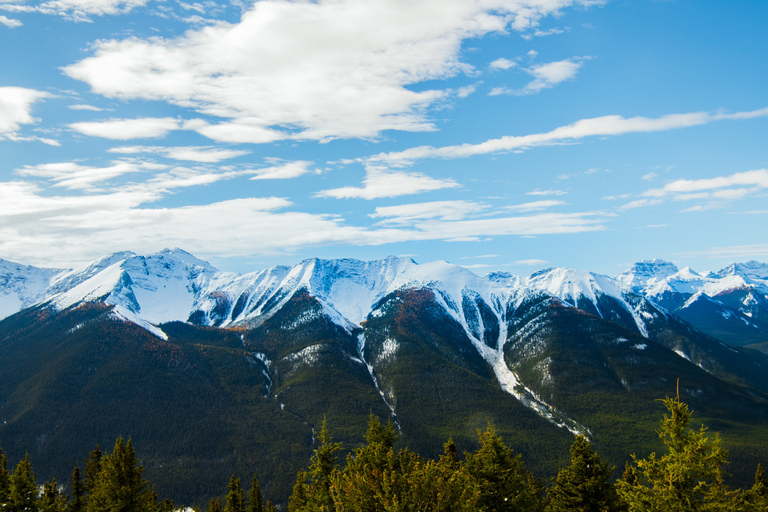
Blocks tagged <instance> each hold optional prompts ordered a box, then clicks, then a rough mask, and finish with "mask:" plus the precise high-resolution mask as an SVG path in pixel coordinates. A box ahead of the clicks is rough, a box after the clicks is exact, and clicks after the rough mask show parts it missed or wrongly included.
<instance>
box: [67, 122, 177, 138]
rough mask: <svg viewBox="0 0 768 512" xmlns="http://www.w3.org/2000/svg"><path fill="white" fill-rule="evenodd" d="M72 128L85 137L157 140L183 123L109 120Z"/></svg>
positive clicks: (72, 125)
mask: <svg viewBox="0 0 768 512" xmlns="http://www.w3.org/2000/svg"><path fill="white" fill-rule="evenodd" d="M69 127H70V128H72V129H73V130H75V131H76V132H79V133H82V134H83V135H89V136H91V137H101V138H104V139H112V140H131V139H156V138H160V137H164V136H165V135H167V134H168V133H170V132H172V131H174V130H178V129H180V128H181V127H182V123H181V122H180V121H179V120H178V119H175V118H173V117H144V118H138V119H108V120H104V121H84V122H81V123H72V124H70V125H69Z"/></svg>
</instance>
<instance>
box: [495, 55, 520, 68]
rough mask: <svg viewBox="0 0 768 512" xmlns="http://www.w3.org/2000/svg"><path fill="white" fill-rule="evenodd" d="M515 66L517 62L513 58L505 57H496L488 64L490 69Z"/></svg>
mask: <svg viewBox="0 0 768 512" xmlns="http://www.w3.org/2000/svg"><path fill="white" fill-rule="evenodd" d="M515 66H517V62H515V61H513V60H509V59H505V58H504V57H502V58H499V59H496V60H495V61H493V62H491V63H490V64H489V67H490V68H491V69H510V68H513V67H515Z"/></svg>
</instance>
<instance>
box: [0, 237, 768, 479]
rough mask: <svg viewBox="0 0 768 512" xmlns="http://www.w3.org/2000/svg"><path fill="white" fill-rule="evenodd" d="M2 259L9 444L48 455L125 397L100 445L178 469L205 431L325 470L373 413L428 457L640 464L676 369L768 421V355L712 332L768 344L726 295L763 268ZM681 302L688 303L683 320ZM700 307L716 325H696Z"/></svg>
mask: <svg viewBox="0 0 768 512" xmlns="http://www.w3.org/2000/svg"><path fill="white" fill-rule="evenodd" d="M0 268H2V269H3V272H4V273H3V274H2V276H3V279H4V281H3V282H4V283H5V284H4V285H3V287H1V288H0V300H2V301H3V302H2V303H1V304H2V307H3V308H5V309H3V311H5V312H7V314H13V313H14V312H18V313H17V314H15V315H14V316H13V317H12V318H8V319H6V320H2V321H0V360H2V361H3V362H4V364H5V365H6V366H5V367H7V368H12V369H13V370H12V371H8V372H0V390H5V391H6V392H5V393H4V394H3V393H0V435H2V436H5V437H3V438H4V439H7V438H9V437H13V438H18V439H24V440H25V441H24V442H19V444H18V449H20V450H21V449H24V450H27V449H29V448H28V447H30V446H32V447H34V449H35V450H36V453H37V454H38V456H39V455H40V454H41V453H48V455H47V456H48V457H49V458H50V459H51V460H53V459H55V458H56V457H57V454H58V453H59V451H58V450H57V449H54V448H48V446H49V445H48V444H46V443H48V441H47V440H49V439H60V440H62V439H63V440H69V439H73V438H77V437H78V436H81V435H82V432H83V431H84V430H87V429H88V428H91V427H90V424H89V423H87V422H86V421H85V419H88V421H90V418H91V416H92V415H90V414H89V413H83V414H70V413H69V411H70V410H75V409H76V410H79V411H102V409H105V408H103V407H102V404H104V403H107V402H109V403H114V407H113V408H110V409H109V410H118V411H120V412H119V414H117V415H110V414H109V411H107V410H106V409H105V410H104V414H103V415H102V416H99V419H98V421H97V422H96V423H97V424H96V426H95V427H93V432H96V433H98V434H94V435H103V433H104V432H109V433H110V435H111V433H115V432H117V433H118V434H119V435H123V434H125V433H126V432H127V433H130V432H131V428H134V429H135V430H134V431H136V432H141V433H143V434H142V435H146V438H147V439H150V438H151V439H154V440H155V442H156V444H155V445H154V446H153V450H155V451H156V453H157V454H163V455H162V456H160V455H158V458H157V460H155V463H156V464H158V465H159V464H162V463H166V462H167V463H168V464H170V463H171V462H169V461H175V462H173V463H174V464H176V463H178V461H179V457H178V452H173V450H170V449H169V448H168V446H172V445H173V443H175V442H177V438H176V437H174V436H179V435H181V434H178V432H183V431H185V430H186V429H192V430H193V431H195V432H196V436H197V437H195V439H196V441H195V444H196V446H198V445H199V446H204V447H207V448H205V449H207V450H209V452H207V453H209V454H210V455H209V456H210V457H218V453H220V452H221V450H222V449H223V450H224V451H227V450H228V451H230V452H231V451H232V450H231V446H234V445H238V443H241V442H247V443H251V445H252V448H253V449H254V450H257V451H258V450H262V451H265V450H266V451H269V450H277V451H279V450H281V449H282V448H274V447H283V446H294V444H295V443H294V444H291V443H285V442H284V440H283V439H282V433H283V431H284V430H285V429H289V430H291V431H292V432H294V433H296V432H298V433H300V434H299V435H300V436H302V435H303V436H305V438H306V446H304V448H303V449H306V457H309V454H310V453H311V448H312V446H313V445H312V444H311V443H312V441H311V439H312V437H311V436H312V432H311V429H312V428H317V427H319V423H320V422H321V421H322V418H323V416H324V415H326V414H327V415H328V418H329V420H331V421H333V419H334V418H339V419H338V423H337V425H339V426H340V428H341V429H342V431H343V432H344V433H345V434H343V436H345V437H343V438H342V440H343V441H344V442H345V443H350V444H351V445H354V443H356V442H358V440H357V439H356V438H355V437H354V435H353V431H356V429H357V428H364V424H365V421H366V420H367V418H368V415H369V414H370V413H371V412H375V413H376V414H378V415H383V416H384V417H386V416H389V417H390V418H391V419H392V420H393V421H394V423H395V424H396V426H397V428H398V429H399V430H400V432H401V434H402V435H403V436H405V437H406V439H407V442H408V443H425V444H423V446H426V444H428V442H434V441H435V440H436V439H437V440H438V446H439V442H442V441H444V439H439V438H440V437H442V436H445V437H446V438H447V437H448V436H453V437H454V439H458V440H462V442H467V443H471V442H474V434H475V432H476V431H477V429H478V428H481V429H482V428H483V427H485V424H486V423H487V422H488V421H493V422H494V423H495V424H497V425H501V426H502V427H501V428H506V429H507V430H506V432H507V433H509V434H510V435H514V436H518V437H517V439H518V440H520V441H521V443H522V446H523V447H524V448H523V449H524V450H525V449H526V448H525V447H527V449H528V451H527V452H526V455H527V456H530V457H536V456H537V453H538V456H539V457H541V454H542V453H544V452H542V451H541V450H537V449H536V443H537V439H540V438H541V436H544V437H546V439H547V443H560V444H562V446H563V449H564V450H566V451H567V446H568V444H570V442H571V441H572V433H573V432H580V433H585V434H587V435H588V436H589V437H590V438H594V439H602V440H603V441H601V442H608V441H605V440H607V439H611V438H613V436H615V435H618V436H624V437H623V441H617V442H616V443H615V444H614V445H613V446H614V449H615V450H616V453H615V455H616V456H617V457H626V455H627V454H625V453H619V450H620V449H622V448H621V447H623V446H626V445H627V444H626V443H627V441H628V440H631V439H636V438H637V436H642V435H644V434H643V433H642V432H640V431H639V430H638V429H637V427H635V425H640V424H647V423H648V415H649V408H648V406H647V404H649V403H654V402H653V401H654V400H655V399H658V398H659V397H662V396H665V394H667V395H668V394H670V393H672V392H673V391H674V390H675V382H676V379H678V378H680V379H681V389H682V392H683V393H685V394H686V395H685V396H686V397H687V400H688V402H689V403H690V404H691V405H692V406H693V407H695V408H696V409H697V410H699V411H703V412H704V413H705V414H708V415H710V416H709V417H712V418H727V419H728V421H729V422H735V423H734V424H738V425H752V424H753V423H754V424H760V422H764V421H766V419H768V372H766V371H765V368H768V357H766V356H765V355H764V354H760V353H758V352H755V351H753V350H748V349H745V348H742V347H734V346H730V345H726V344H725V343H722V342H721V340H722V338H718V339H714V338H712V337H710V336H707V335H705V334H702V333H701V332H700V331H699V330H697V326H698V325H703V326H704V327H707V326H708V325H709V324H707V323H706V321H707V319H710V320H711V319H712V318H715V319H718V318H724V316H723V315H726V316H727V314H731V315H741V316H739V317H738V318H736V321H737V323H740V324H742V325H744V326H745V328H746V329H747V330H757V331H758V332H763V333H765V332H768V330H765V329H763V328H762V327H759V325H760V324H759V320H758V319H757V318H756V316H757V315H753V316H748V315H746V314H745V313H741V312H739V311H738V310H737V309H735V308H734V307H732V306H730V305H728V304H726V302H725V300H726V299H728V300H731V299H733V300H736V295H735V294H737V293H740V294H747V295H749V294H751V296H752V297H753V298H754V300H755V301H757V303H758V305H759V304H760V302H759V301H760V300H762V299H760V297H763V295H761V293H762V288H761V287H760V286H762V283H764V282H765V280H764V276H765V274H764V273H763V266H762V264H754V263H748V264H744V265H734V266H732V267H729V268H727V269H723V271H721V272H719V273H713V274H697V273H695V272H693V271H692V270H689V269H683V270H678V269H677V268H676V267H675V266H674V265H672V264H670V263H667V262H660V261H654V262H645V263H640V264H637V265H635V266H634V267H633V269H631V270H630V271H628V272H627V273H625V274H622V275H621V276H618V277H617V278H611V277H609V276H606V275H601V274H596V273H593V272H588V271H583V270H573V269H564V268H548V269H544V270H541V271H538V272H535V273H533V274H531V275H530V276H514V275H511V274H508V273H503V272H495V273H492V274H488V275H486V276H482V277H481V276H478V275H476V274H474V273H473V272H471V271H469V270H467V269H466V268H463V267H461V266H457V265H452V264H450V263H447V262H443V261H435V262H430V263H424V264H418V263H416V262H415V261H413V260H412V259H410V258H398V257H390V258H386V259H383V260H377V261H367V262H366V261H359V260H353V259H339V260H322V259H309V260H306V261H303V262H301V263H299V264H297V265H294V266H277V267H273V268H270V269H265V270H261V271H258V272H252V273H247V274H233V273H225V272H220V271H218V270H217V269H215V268H214V267H212V266H211V265H210V264H208V263H206V262H204V261H202V260H200V259H197V258H195V257H194V256H192V255H190V254H188V253H186V252H184V251H182V250H180V249H173V250H165V251H161V252H159V253H157V254H151V255H146V256H142V255H137V254H135V253H132V252H121V253H115V254H112V255H109V256H106V257H104V258H102V259H100V260H97V261H95V262H93V263H91V264H89V265H86V266H84V267H81V268H77V269H71V270H55V269H53V270H47V269H35V268H33V267H24V266H22V265H18V264H11V263H7V262H3V266H2V267H0ZM739 279H740V280H741V281H738V280H739ZM725 280H728V282H729V283H736V282H738V283H742V281H743V283H742V284H739V286H738V287H737V288H733V287H732V286H730V285H729V286H726V285H725V284H724V283H725V282H726V281H725ZM761 280H762V281H761ZM718 284H720V285H722V286H721V287H720V288H718V290H720V291H719V292H718V293H717V294H716V295H714V296H710V295H708V294H707V293H709V291H711V290H714V289H716V286H715V285H718ZM724 292H727V293H724ZM713 293H714V292H713ZM665 294H666V295H665ZM747 295H741V296H739V300H740V302H739V304H741V305H742V306H744V307H746V304H747V303H749V301H746V302H745V300H744V298H745V297H747ZM663 300H668V302H667V303H669V304H677V306H676V309H675V311H674V314H673V313H672V312H671V311H672V310H670V309H666V308H665V307H664V306H663V303H662V301H663ZM705 306H706V308H705ZM697 311H698V312H700V313H701V314H700V315H699V316H698V317H696V318H694V320H696V321H698V322H700V323H699V324H696V323H695V322H690V323H686V322H685V321H683V320H681V318H684V315H686V314H689V313H690V312H697ZM756 311H758V313H759V311H760V310H759V309H758V310H756ZM675 315H678V316H675ZM743 320H747V321H748V322H749V324H746V323H744V321H743ZM752 324H756V325H758V327H759V328H757V329H756V328H755V327H751V325H752ZM727 325H728V326H729V328H731V329H733V327H732V326H733V325H737V324H736V323H733V322H731V323H729V324H727ZM715 327H716V328H720V326H719V324H718V325H715V326H713V328H715ZM728 332H730V333H733V332H735V331H733V330H731V331H728ZM139 411H140V412H139ZM99 414H101V412H100V413H99ZM147 414H149V415H154V416H151V417H152V418H154V419H150V420H147V419H146V415H147ZM62 418H63V419H62ZM131 418H136V421H134V420H132V419H131ZM222 418H226V421H222ZM734 418H735V419H734ZM739 422H741V423H739ZM750 422H751V423H750ZM155 424H157V425H161V426H160V427H157V429H156V431H153V432H154V433H153V434H152V435H149V434H145V433H146V432H147V429H150V430H151V429H152V428H154V427H152V425H155ZM166 424H167V425H168V426H170V425H173V428H166ZM349 424H354V425H355V426H354V428H352V427H350V426H349ZM126 425H127V426H126ZM131 425H132V426H131ZM738 425H737V427H734V428H740V427H738ZM745 428H747V427H745ZM748 428H752V427H751V426H750V427H748ZM232 429H234V430H232ZM235 431H236V433H232V432H235ZM224 432H230V433H232V434H231V435H232V436H233V438H231V441H228V440H226V435H229V434H223V433H224ZM254 433H257V434H258V435H254ZM57 436H58V437H57ZM68 436H69V437H68ZM222 439H224V441H222ZM264 439H269V440H270V441H269V443H267V442H266V441H263V440H264ZM243 440H245V441H243ZM654 441H655V437H654V435H653V432H652V431H651V432H650V438H649V439H648V440H647V442H649V443H652V442H654ZM185 442H186V441H185ZM198 443H199V444H198ZM217 443H218V444H217ZM222 443H223V446H224V448H222ZM230 443H231V444H230ZM64 444H66V442H65V443H64ZM66 445H67V446H69V445H68V444H66ZM411 446H417V445H414V444H411ZM649 446H650V445H649ZM4 448H5V447H4ZM46 450H49V451H48V452H46ZM272 456H274V453H273V454H272ZM288 456H291V455H290V454H288V453H287V452H280V454H279V457H278V458H280V457H288ZM217 460H218V459H217ZM270 460H274V459H270ZM201 467H205V468H208V467H209V465H208V464H207V463H206V464H203V465H202V466H201ZM260 467H264V468H267V467H271V465H270V464H268V463H264V464H260ZM556 469H557V468H555V470H556ZM227 471H229V470H227ZM181 473H184V474H187V472H180V474H181ZM189 474H190V475H193V474H194V475H196V476H195V478H201V476H200V475H201V474H207V473H205V472H204V471H203V472H199V473H194V472H189ZM227 474H231V472H230V473H227ZM292 483H293V482H292V481H291V482H287V483H285V485H286V486H287V489H288V490H289V489H290V486H291V485H292Z"/></svg>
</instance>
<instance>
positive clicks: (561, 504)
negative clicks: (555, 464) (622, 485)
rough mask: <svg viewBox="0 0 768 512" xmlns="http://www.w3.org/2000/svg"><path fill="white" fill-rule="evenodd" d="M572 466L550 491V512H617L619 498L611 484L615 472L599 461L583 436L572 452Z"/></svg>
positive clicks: (574, 444)
mask: <svg viewBox="0 0 768 512" xmlns="http://www.w3.org/2000/svg"><path fill="white" fill-rule="evenodd" d="M570 454H571V463H570V465H569V466H568V467H566V468H563V469H561V470H560V472H559V473H558V474H557V477H556V478H555V479H554V481H553V486H552V487H551V488H550V489H549V490H548V491H547V512H570V511H573V512H614V511H615V512H618V511H620V510H621V506H620V503H619V498H618V495H617V494H616V490H615V488H614V486H613V485H612V484H611V483H610V482H609V480H610V478H611V475H612V474H613V471H614V469H615V468H613V467H610V466H609V465H608V463H606V462H603V461H601V460H600V457H598V456H597V454H596V453H595V452H594V451H593V450H592V446H591V445H590V444H589V441H588V440H587V438H586V437H584V436H583V435H579V436H577V437H576V439H575V441H574V442H573V444H572V445H571V449H570Z"/></svg>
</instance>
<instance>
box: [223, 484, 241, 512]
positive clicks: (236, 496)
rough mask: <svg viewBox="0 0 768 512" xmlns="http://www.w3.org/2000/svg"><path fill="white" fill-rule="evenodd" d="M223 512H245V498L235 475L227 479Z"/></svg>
mask: <svg viewBox="0 0 768 512" xmlns="http://www.w3.org/2000/svg"><path fill="white" fill-rule="evenodd" d="M224 512H245V496H243V488H242V486H241V485H240V479H239V478H237V479H236V478H235V475H232V476H231V477H229V483H228V484H227V497H226V499H225V501H224Z"/></svg>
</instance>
